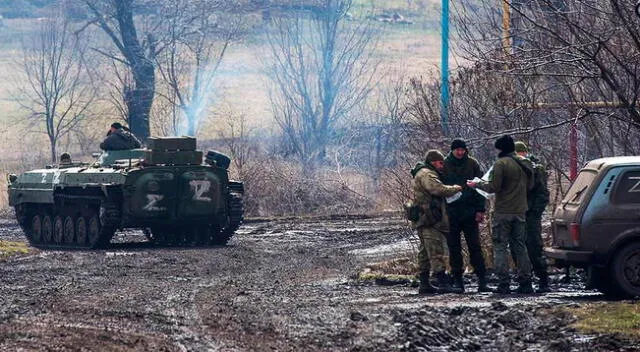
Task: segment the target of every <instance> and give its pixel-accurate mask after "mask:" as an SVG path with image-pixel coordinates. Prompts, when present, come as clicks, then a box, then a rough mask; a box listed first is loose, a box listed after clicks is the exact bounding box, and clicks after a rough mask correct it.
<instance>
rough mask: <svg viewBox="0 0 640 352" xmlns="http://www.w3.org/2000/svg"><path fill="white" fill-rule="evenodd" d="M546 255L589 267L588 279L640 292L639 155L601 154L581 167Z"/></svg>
mask: <svg viewBox="0 0 640 352" xmlns="http://www.w3.org/2000/svg"><path fill="white" fill-rule="evenodd" d="M551 229H552V234H553V245H552V247H550V248H545V253H546V255H547V257H549V258H553V259H555V261H556V264H558V265H560V266H567V265H569V266H576V267H583V268H586V269H587V273H588V278H589V284H590V285H591V286H592V287H595V288H597V289H598V290H599V291H601V292H603V293H605V294H609V295H617V296H620V295H621V296H627V297H632V296H640V157H635V156H634V157H614V158H603V159H596V160H593V161H590V162H589V163H587V165H586V166H585V167H584V168H583V169H582V170H580V173H579V174H578V177H577V178H576V180H575V181H574V182H573V184H572V185H571V187H570V188H569V191H568V192H567V194H566V195H565V197H564V199H563V200H562V202H561V203H560V204H559V205H558V207H557V208H556V209H555V211H554V213H553V217H552V220H551Z"/></svg>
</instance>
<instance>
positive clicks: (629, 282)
mask: <svg viewBox="0 0 640 352" xmlns="http://www.w3.org/2000/svg"><path fill="white" fill-rule="evenodd" d="M611 277H612V278H613V281H614V282H615V284H616V286H617V288H618V289H619V290H620V292H621V293H623V294H624V295H625V296H627V297H636V296H640V242H632V243H629V244H626V245H625V246H624V247H622V248H620V249H619V250H618V251H617V252H616V254H615V255H614V256H613V259H612V261H611Z"/></svg>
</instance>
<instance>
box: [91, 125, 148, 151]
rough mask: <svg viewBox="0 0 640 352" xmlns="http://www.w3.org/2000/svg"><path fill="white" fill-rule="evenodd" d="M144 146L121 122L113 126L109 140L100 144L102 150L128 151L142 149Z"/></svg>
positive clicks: (109, 132) (108, 135)
mask: <svg viewBox="0 0 640 352" xmlns="http://www.w3.org/2000/svg"><path fill="white" fill-rule="evenodd" d="M141 146H142V145H141V143H140V141H139V140H138V138H137V137H136V136H135V135H134V134H133V133H131V131H130V130H129V129H128V128H126V127H124V126H122V125H121V124H120V123H119V122H114V123H112V124H111V128H110V129H109V131H108V132H107V138H105V140H104V141H103V142H102V143H100V149H102V150H127V149H136V148H140V147H141Z"/></svg>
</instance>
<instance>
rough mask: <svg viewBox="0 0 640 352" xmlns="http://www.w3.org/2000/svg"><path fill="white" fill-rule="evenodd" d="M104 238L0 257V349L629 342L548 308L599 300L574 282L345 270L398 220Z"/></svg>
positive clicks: (12, 232)
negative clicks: (386, 275)
mask: <svg viewBox="0 0 640 352" xmlns="http://www.w3.org/2000/svg"><path fill="white" fill-rule="evenodd" d="M2 239H12V240H18V241H24V237H23V236H22V235H21V233H20V230H19V229H18V228H17V227H16V225H15V224H13V225H11V223H10V222H9V223H2V221H0V240H2ZM116 241H117V242H118V243H116V244H114V246H113V247H112V248H110V249H109V250H107V251H77V250H75V251H43V252H40V253H39V254H36V255H32V256H29V257H24V258H16V259H12V260H10V261H8V262H4V263H2V262H0V275H1V276H0V278H1V279H2V285H0V299H2V302H1V303H2V304H0V350H16V349H24V350H27V351H30V350H41V349H47V348H49V349H54V350H55V349H58V350H65V349H85V350H100V351H102V350H107V351H130V350H158V351H161V350H165V351H219V350H220V351H263V350H279V351H301V350H304V351H423V350H426V351H458V350H477V349H480V350H488V351H492V350H507V351H508V350H509V348H511V347H513V349H512V350H515V348H519V349H522V350H527V349H529V350H562V348H564V350H576V351H577V350H581V349H583V348H591V349H596V350H608V349H609V350H614V349H613V348H611V347H612V346H617V347H619V348H623V349H624V348H632V347H631V346H633V345H631V344H629V343H628V342H625V341H622V340H620V339H618V338H617V337H611V336H609V337H607V336H600V337H594V336H583V335H580V334H578V333H576V332H575V331H574V330H573V329H572V328H571V327H570V323H571V321H572V320H571V317H570V316H565V315H563V314H564V313H556V311H555V310H554V309H553V308H555V307H558V306H562V307H566V306H567V305H575V304H581V303H582V302H589V301H592V300H596V301H597V300H599V299H600V297H601V296H599V295H598V294H595V293H594V292H592V291H585V290H584V288H583V287H582V284H577V285H574V286H571V287H569V288H568V289H563V287H562V286H560V285H559V284H558V283H557V282H554V283H553V287H554V289H556V292H554V293H551V294H547V295H541V296H531V297H528V296H525V297H523V296H516V295H513V296H509V297H499V296H495V295H491V294H472V293H468V294H464V295H453V294H448V295H436V296H427V297H425V296H418V295H417V294H416V292H417V289H416V288H411V287H406V286H376V285H372V284H370V283H368V282H359V281H357V280H355V279H353V275H354V274H355V273H356V272H357V271H358V270H360V269H361V268H362V267H363V266H364V265H366V264H368V263H369V262H372V261H379V260H384V259H388V258H391V257H397V256H399V255H403V254H407V253H411V251H412V250H413V249H412V246H413V244H412V243H414V242H411V241H412V239H410V238H408V235H407V232H406V223H405V222H404V221H403V220H401V219H389V218H365V219H341V220H322V221H320V222H319V221H316V220H305V221H295V220H276V221H269V222H251V223H249V224H246V225H245V226H244V227H243V228H241V229H240V231H238V234H237V235H236V237H235V238H234V239H233V240H232V242H231V243H230V245H229V246H227V247H216V248H179V249H176V248H170V247H155V246H151V245H149V244H148V243H145V240H144V237H143V236H142V235H141V234H139V233H135V232H124V233H122V234H120V235H119V236H118V237H116ZM131 242H133V243H131ZM399 243H400V244H401V245H398V244H399ZM473 284H474V282H473V279H470V280H469V282H468V286H467V287H468V290H469V291H472V290H474V285H473ZM52 341H58V342H52ZM100 343H102V345H100ZM96 346H99V347H100V348H99V349H98V348H97V347H96Z"/></svg>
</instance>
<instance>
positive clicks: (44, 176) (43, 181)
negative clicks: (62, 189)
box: [42, 172, 47, 183]
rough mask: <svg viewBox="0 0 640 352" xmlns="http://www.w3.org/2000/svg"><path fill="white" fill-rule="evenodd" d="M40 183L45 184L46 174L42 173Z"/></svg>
mask: <svg viewBox="0 0 640 352" xmlns="http://www.w3.org/2000/svg"><path fill="white" fill-rule="evenodd" d="M42 183H47V173H46V172H43V173H42Z"/></svg>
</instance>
